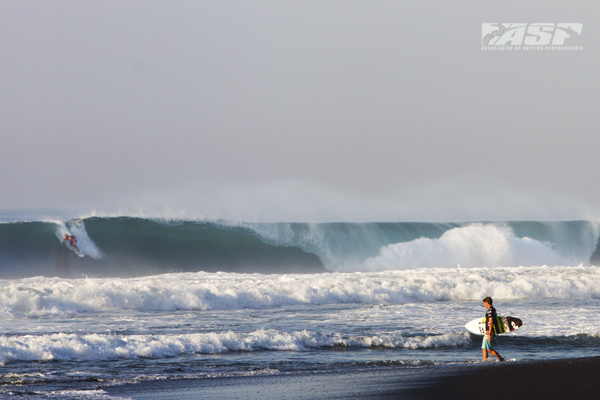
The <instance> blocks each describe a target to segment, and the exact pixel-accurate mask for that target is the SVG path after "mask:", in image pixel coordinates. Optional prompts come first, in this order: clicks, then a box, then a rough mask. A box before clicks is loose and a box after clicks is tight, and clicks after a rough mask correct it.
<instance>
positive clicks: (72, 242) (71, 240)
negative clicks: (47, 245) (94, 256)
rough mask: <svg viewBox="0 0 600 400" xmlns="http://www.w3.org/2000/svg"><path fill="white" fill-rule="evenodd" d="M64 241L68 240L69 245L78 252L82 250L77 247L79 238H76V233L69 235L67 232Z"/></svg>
mask: <svg viewBox="0 0 600 400" xmlns="http://www.w3.org/2000/svg"><path fill="white" fill-rule="evenodd" d="M64 242H68V244H69V246H71V247H72V248H74V249H75V250H76V251H77V253H79V252H81V250H79V248H77V245H76V243H77V238H75V236H74V235H67V234H65V238H64V239H63V243H64Z"/></svg>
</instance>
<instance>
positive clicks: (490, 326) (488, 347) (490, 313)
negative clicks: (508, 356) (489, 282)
mask: <svg viewBox="0 0 600 400" xmlns="http://www.w3.org/2000/svg"><path fill="white" fill-rule="evenodd" d="M492 303H493V300H492V298H491V297H489V296H488V297H486V298H485V299H483V305H484V306H485V308H487V311H486V313H485V336H484V337H483V342H482V343H481V350H482V351H483V361H487V358H488V353H490V354H491V355H493V356H496V358H497V359H498V360H500V361H504V358H502V357H500V354H498V352H497V351H496V350H494V346H493V345H492V338H493V337H494V335H495V334H496V332H495V327H494V323H495V321H496V317H497V316H498V315H497V314H496V309H495V308H494V307H493V306H492Z"/></svg>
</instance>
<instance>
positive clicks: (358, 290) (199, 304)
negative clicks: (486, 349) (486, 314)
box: [0, 266, 600, 319]
mask: <svg viewBox="0 0 600 400" xmlns="http://www.w3.org/2000/svg"><path fill="white" fill-rule="evenodd" d="M599 280H600V267H593V266H592V267H584V266H578V267H549V266H539V267H497V268H422V269H414V270H406V271H386V272H372V273H322V274H311V275H303V274H297V275H260V274H238V273H206V272H198V273H180V274H165V275H158V276H151V277H143V278H129V279H117V278H86V279H61V278H43V277H37V278H27V279H20V280H0V315H1V316H2V317H3V318H5V319H10V318H23V317H25V318H29V317H43V316H55V315H74V314H78V313H94V312H103V311H106V310H135V311H142V312H152V311H175V310H236V309H260V308H266V307H286V306H294V305H307V304H405V303H411V302H430V301H444V300H457V301H472V300H476V301H480V300H481V298H483V297H485V296H492V297H493V298H494V299H528V298H532V299H533V298H565V299H569V298H577V299H586V298H594V297H597V296H600V287H598V284H597V282H598V281H599ZM482 296H483V297H482Z"/></svg>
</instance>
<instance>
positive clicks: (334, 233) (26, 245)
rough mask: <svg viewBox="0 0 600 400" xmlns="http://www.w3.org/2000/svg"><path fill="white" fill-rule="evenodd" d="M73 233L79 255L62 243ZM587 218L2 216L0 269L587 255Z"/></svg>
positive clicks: (535, 262) (591, 237)
mask: <svg viewBox="0 0 600 400" xmlns="http://www.w3.org/2000/svg"><path fill="white" fill-rule="evenodd" d="M64 234H72V235H75V236H76V237H77V246H78V247H79V248H80V249H81V250H82V251H83V253H84V254H85V257H83V258H79V257H77V256H76V254H75V253H74V252H72V251H70V249H69V248H67V247H66V246H64V245H63V244H62V237H63V235H64ZM597 241H598V226H597V224H595V223H592V222H590V221H567V222H485V223H484V222H481V223H408V222H404V223H323V224H308V223H234V222H230V221H164V220H154V219H144V218H129V217H116V218H99V217H92V218H86V219H76V220H69V221H66V222H63V221H44V222H39V221H29V222H11V223H0V278H23V277H32V276H37V275H44V276H62V277H81V276H96V277H110V276H118V277H133V276H146V275H156V274H164V273H170V272H198V271H205V272H216V271H223V272H241V273H254V272H258V273H285V274H289V273H316V272H326V271H338V272H355V271H363V272H367V271H384V270H404V269H414V268H451V267H456V266H458V265H460V266H461V267H463V268H467V267H469V268H475V267H499V266H542V265H548V266H558V265H567V266H569V265H570V266H577V265H590V264H593V263H594V262H595V260H596V258H597V255H595V251H596V245H597Z"/></svg>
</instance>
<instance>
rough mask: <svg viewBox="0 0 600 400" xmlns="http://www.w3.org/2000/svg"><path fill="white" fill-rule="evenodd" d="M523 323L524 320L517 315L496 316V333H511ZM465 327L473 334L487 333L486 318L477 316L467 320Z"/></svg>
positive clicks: (481, 334)
mask: <svg viewBox="0 0 600 400" xmlns="http://www.w3.org/2000/svg"><path fill="white" fill-rule="evenodd" d="M522 325H523V321H521V320H520V319H519V318H515V317H496V322H495V323H494V329H495V330H496V335H500V334H503V333H509V332H512V331H514V330H516V329H519V328H520V327H521V326H522ZM465 328H466V329H467V330H468V331H469V332H471V333H472V334H473V335H478V336H483V335H485V318H477V319H474V320H472V321H469V322H467V324H466V325H465Z"/></svg>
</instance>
